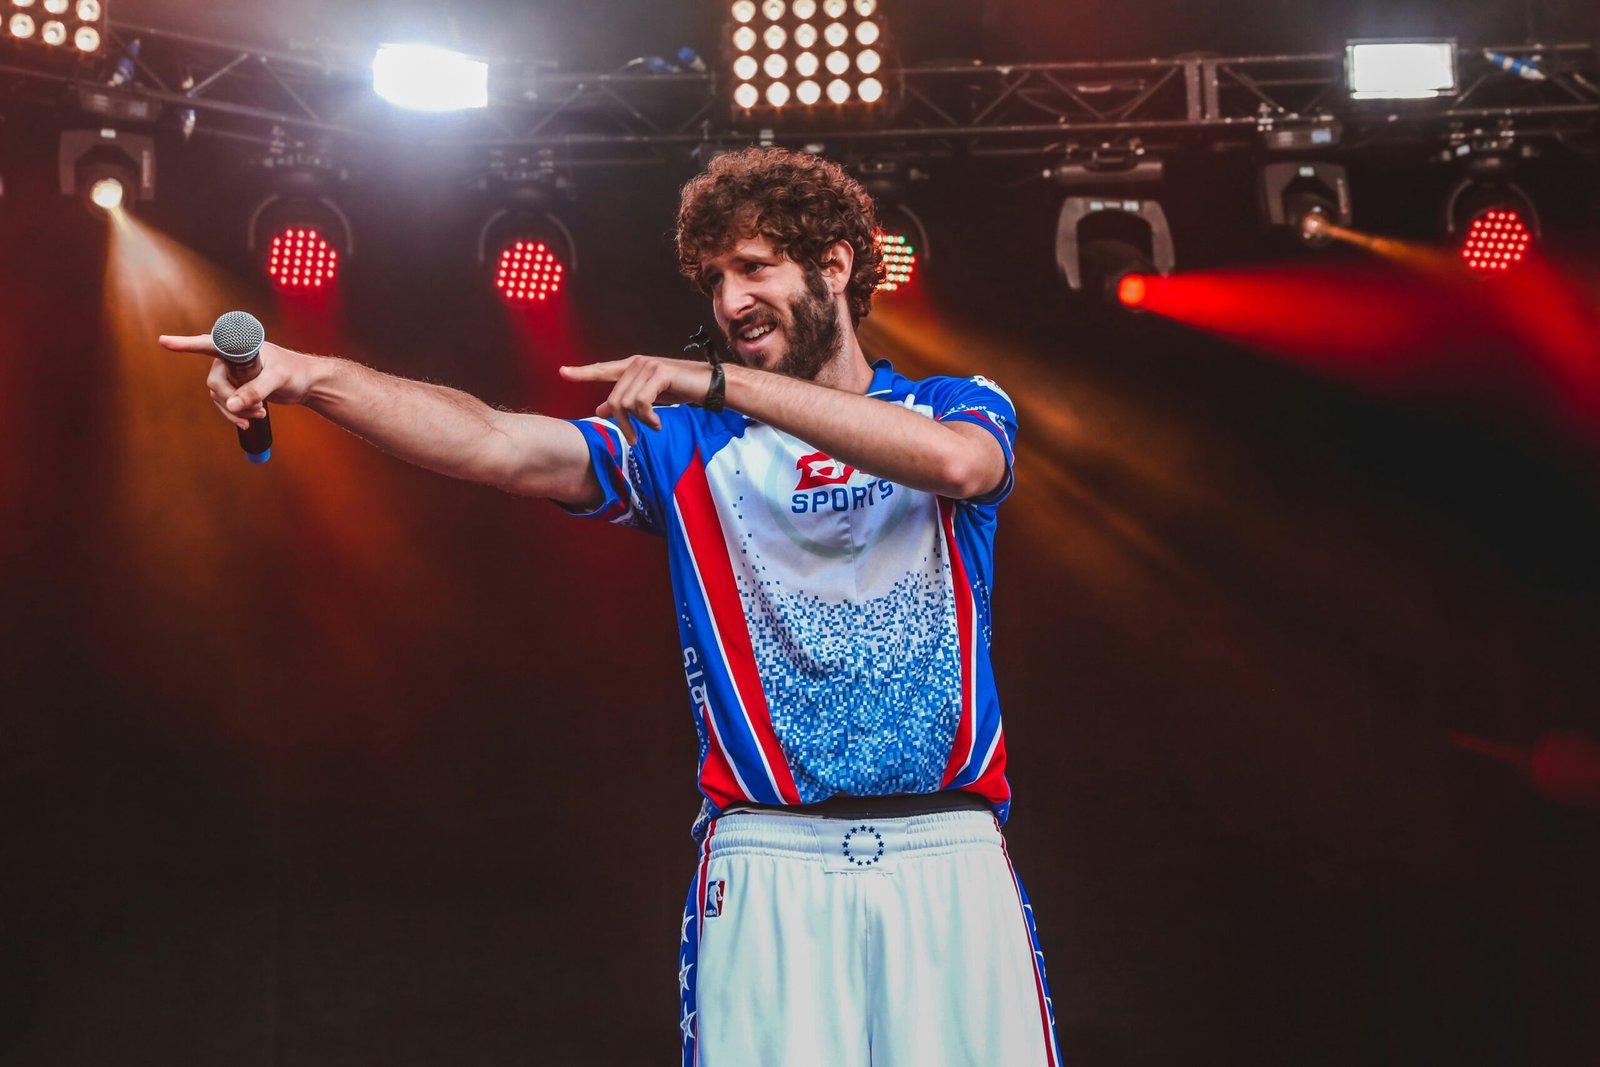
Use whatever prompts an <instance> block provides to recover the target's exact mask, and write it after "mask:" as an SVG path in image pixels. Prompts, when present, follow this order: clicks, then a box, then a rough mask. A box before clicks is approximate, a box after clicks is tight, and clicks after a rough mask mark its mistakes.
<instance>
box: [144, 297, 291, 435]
mask: <svg viewBox="0 0 1600 1067" xmlns="http://www.w3.org/2000/svg"><path fill="white" fill-rule="evenodd" d="M160 343H161V344H162V346H163V347H165V348H169V349H171V350H173V351H175V352H196V353H200V354H202V355H209V356H215V357H220V358H216V359H213V360H212V364H211V373H210V374H209V375H207V377H206V386H207V388H208V389H209V390H210V393H211V402H212V403H214V404H216V406H217V410H218V411H219V412H221V413H222V416H223V417H224V418H226V419H227V420H228V421H229V422H231V423H233V424H234V426H235V427H236V428H237V429H238V431H239V446H240V447H241V448H243V449H244V453H245V457H246V458H247V459H248V460H249V461H250V462H252V463H265V462H266V461H267V460H268V459H269V458H270V457H271V455H272V424H271V422H270V421H269V419H268V416H267V400H268V399H269V398H270V399H271V400H273V401H274V402H280V401H281V402H283V403H286V404H297V403H299V402H300V401H302V400H303V399H305V395H306V392H307V390H308V388H309V385H308V383H309V381H310V377H311V363H312V357H309V356H304V355H301V354H300V353H298V352H291V351H289V350H288V349H286V348H280V347H278V346H277V345H274V344H269V343H267V341H266V330H265V329H264V328H263V327H262V325H261V323H260V322H259V321H258V320H257V319H256V317H255V316H254V315H251V314H249V313H248V312H244V311H230V312H228V313H227V314H225V315H223V316H222V317H221V318H219V319H218V320H217V322H216V325H215V326H214V327H212V330H211V333H210V334H209V335H207V334H201V335H198V336H194V337H179V336H171V335H163V336H162V337H161V338H160Z"/></svg>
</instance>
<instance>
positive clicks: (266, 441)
mask: <svg viewBox="0 0 1600 1067" xmlns="http://www.w3.org/2000/svg"><path fill="white" fill-rule="evenodd" d="M262 407H266V405H265V404H263V405H262ZM239 447H240V448H242V449H244V450H245V453H246V454H247V455H249V456H250V457H251V458H252V459H254V458H255V457H256V456H265V455H267V454H268V453H270V452H271V451H272V417H271V415H270V414H267V415H263V416H261V417H260V418H259V419H251V420H250V428H249V429H248V430H240V431H239ZM257 462H260V461H259V460H258V461H257Z"/></svg>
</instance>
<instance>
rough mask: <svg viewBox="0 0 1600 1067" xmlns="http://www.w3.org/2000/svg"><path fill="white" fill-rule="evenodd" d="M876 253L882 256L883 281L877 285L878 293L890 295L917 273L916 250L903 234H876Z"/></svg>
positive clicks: (908, 282) (880, 232) (881, 232)
mask: <svg viewBox="0 0 1600 1067" xmlns="http://www.w3.org/2000/svg"><path fill="white" fill-rule="evenodd" d="M877 242H878V251H879V253H881V254H882V256H883V281H882V282H881V283H880V284H879V285H878V290H877V291H878V292H880V293H892V292H894V291H895V290H896V289H899V288H900V287H901V286H903V285H908V284H910V282H911V276H912V275H913V274H915V273H916V271H917V250H916V249H915V248H913V247H912V245H911V242H910V241H908V240H907V239H906V235H905V234H903V233H884V232H883V231H881V230H880V231H879V232H878V234H877Z"/></svg>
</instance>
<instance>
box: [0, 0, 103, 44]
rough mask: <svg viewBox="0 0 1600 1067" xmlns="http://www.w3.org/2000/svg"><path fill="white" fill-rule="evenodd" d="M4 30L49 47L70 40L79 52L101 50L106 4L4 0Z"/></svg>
mask: <svg viewBox="0 0 1600 1067" xmlns="http://www.w3.org/2000/svg"><path fill="white" fill-rule="evenodd" d="M4 6H5V8H7V9H8V10H7V11H6V14H5V16H4V18H5V32H6V33H7V34H8V35H9V36H11V37H14V38H15V39H17V40H19V41H31V40H37V41H40V42H42V43H43V44H47V45H49V46H50V47H52V48H60V47H62V46H63V45H66V44H67V43H68V42H71V44H72V47H73V48H74V49H76V50H77V51H79V52H83V53H89V52H98V51H100V45H101V42H102V41H103V40H104V38H105V23H106V7H105V4H104V3H102V2H101V0H7V2H6V3H5V5H4Z"/></svg>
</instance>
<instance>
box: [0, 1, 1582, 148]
mask: <svg viewBox="0 0 1600 1067" xmlns="http://www.w3.org/2000/svg"><path fill="white" fill-rule="evenodd" d="M135 39H137V40H138V41H139V42H140V46H141V47H140V54H139V57H138V61H137V72H138V73H137V78H136V80H135V82H134V83H133V84H132V85H129V86H126V87H124V88H121V89H118V90H115V91H114V92H115V94H116V95H120V96H122V97H126V98H129V99H135V100H141V101H145V102H147V103H149V104H152V105H159V106H160V107H161V108H163V109H165V110H167V111H182V110H193V111H194V112H196V113H197V117H198V122H197V125H196V129H197V132H198V133H201V134H204V135H208V136H221V137H228V138H233V139H239V140H244V141H251V142H257V143H260V144H262V145H279V146H281V145H282V144H283V143H284V142H285V141H286V140H300V141H306V142H311V141H317V142H319V143H323V144H325V145H328V146H330V147H331V146H333V145H335V144H336V145H337V147H339V148H340V149H341V150H348V151H359V150H360V149H361V148H362V147H364V146H365V147H371V148H375V149H383V148H386V147H387V148H396V147H401V148H403V147H406V146H413V147H423V148H427V149H428V150H430V151H441V152H444V151H451V150H455V151H460V152H462V153H472V152H477V153H479V154H483V153H487V152H491V151H493V152H499V153H519V152H520V153H524V154H527V155H536V156H538V157H540V158H541V159H544V160H546V161H547V162H550V163H552V164H555V165H562V166H571V165H584V164H591V165H620V164H630V163H651V162H659V161H663V160H666V159H669V158H675V157H678V158H681V156H682V155H683V153H684V152H685V151H686V150H689V149H692V148H694V147H696V146H699V145H702V144H718V143H736V142H748V141H750V140H752V139H757V140H762V141H770V142H779V143H799V142H811V141H824V142H828V143H841V144H848V145H850V146H851V147H852V148H854V149H856V150H859V151H864V152H867V151H873V150H887V149H893V150H897V151H900V152H903V153H908V154H913V155H915V154H930V155H931V154H937V155H953V154H967V155H978V156H982V155H988V154H995V155H1016V154H1029V153H1056V152H1060V151H1062V150H1063V149H1067V150H1071V149H1073V148H1075V147H1081V146H1085V145H1113V144H1118V143H1128V142H1162V141H1170V142H1175V143H1182V142H1185V141H1201V140H1210V141H1217V140H1230V139H1231V140H1248V139H1250V138H1260V137H1261V136H1262V135H1263V134H1266V133H1270V132H1272V131H1293V130H1306V129H1315V128H1317V127H1323V128H1326V129H1328V130H1333V129H1337V131H1338V141H1339V143H1340V144H1342V145H1343V146H1345V147H1359V146H1361V145H1363V144H1369V143H1374V142H1382V141H1383V140H1385V139H1388V138H1393V137H1395V136H1396V134H1397V132H1403V133H1404V135H1406V136H1409V137H1413V138H1414V137H1416V136H1418V135H1422V136H1425V137H1434V138H1438V139H1440V140H1442V141H1449V140H1451V139H1456V140H1460V139H1463V138H1467V137H1473V136H1487V135H1495V136H1501V137H1512V138H1515V137H1551V136H1561V137H1565V136H1568V135H1575V134H1580V133H1585V132H1589V133H1592V132H1593V131H1595V129H1596V128H1597V125H1600V69H1597V68H1600V59H1597V56H1596V55H1595V52H1594V50H1593V49H1592V48H1591V47H1590V46H1589V45H1587V44H1560V45H1549V46H1517V47H1507V48H1499V49H1495V51H1497V52H1500V53H1502V54H1506V55H1512V56H1515V57H1517V58H1520V59H1526V60H1530V61H1532V62H1535V63H1536V64H1537V65H1538V66H1539V68H1540V69H1541V70H1542V71H1543V72H1544V73H1545V74H1546V77H1545V79H1544V80H1542V81H1530V80H1527V79H1525V78H1520V77H1517V76H1516V75H1513V74H1508V73H1505V72H1504V71H1501V70H1500V69H1499V68H1498V67H1496V66H1494V65H1493V64H1491V63H1490V62H1489V61H1488V60H1487V59H1486V58H1485V57H1484V55H1483V54H1482V53H1481V52H1473V51H1470V50H1462V52H1461V53H1460V65H1461V71H1462V78H1463V88H1462V91H1461V92H1460V93H1459V94H1458V95H1457V96H1455V97H1454V98H1450V99H1444V100H1431V101H1390V102H1382V103H1376V104H1375V103H1372V102H1352V101H1350V100H1348V99H1347V98H1346V97H1345V95H1344V93H1343V84H1344V73H1343V57H1342V56H1339V55H1325V54H1318V55H1267V56H1237V57H1204V56H1201V57H1184V58H1178V59H1149V60H1136V61H1124V62H1106V63H1017V64H973V65H946V66H923V67H907V68H903V69H900V70H898V71H894V72H891V73H890V75H889V77H888V78H886V79H885V80H886V82H887V83H888V84H889V85H891V86H892V87H893V88H892V99H891V101H890V104H889V106H888V107H886V108H885V110H884V111H883V113H882V114H881V116H880V119H881V121H880V124H879V125H876V126H872V127H864V126H861V127H855V128H848V129H837V128H829V127H823V126H818V125H814V124H807V123H806V122H805V121H804V115H803V114H802V113H799V112H797V113H796V114H795V116H794V118H795V122H794V124H793V125H790V124H789V123H788V122H785V123H784V124H783V125H776V124H774V125H772V126H771V127H770V128H767V129H757V128H753V127H750V126H747V125H740V124H739V123H738V122H737V121H735V118H734V116H733V113H732V110H731V108H730V107H729V105H728V103H727V101H726V100H725V99H724V98H723V97H722V96H721V95H720V93H719V86H718V82H717V79H716V78H715V77H714V76H713V75H709V74H692V73H691V74H666V75H659V74H647V73H634V72H630V71H627V70H624V71H620V72H615V73H596V74H568V73H560V72H556V71H551V70H540V69H525V70H517V71H511V72H498V73H497V74H496V75H495V76H494V85H495V94H494V95H495V102H494V103H493V104H492V105H491V106H490V107H489V108H487V109H484V110H482V111H477V112H469V113H463V114H456V115H448V116H419V115H410V114H404V113H398V112H396V111H394V110H393V109H391V108H389V107H388V106H387V105H385V104H383V103H382V102H381V101H378V100H376V99H375V98H374V97H373V95H372V93H371V90H370V81H369V74H368V68H367V65H366V57H364V56H358V55H356V54H355V53H353V52H351V51H348V50H338V49H332V48H328V47H324V46H316V47H291V48H289V49H287V50H284V51H268V50H264V49H258V48H253V47H249V46H244V45H237V44H231V43H228V42H224V41H217V40H211V39H207V38H201V37H195V36H191V35H186V34H179V33H172V32H168V31H165V30H159V29H155V28H151V27H145V26H134V25H126V24H119V23H113V24H112V26H111V28H110V33H109V41H108V48H107V50H108V54H109V55H112V56H115V55H119V54H122V53H124V52H125V51H126V50H127V48H128V46H129V44H130V43H131V42H132V41H133V40H135ZM13 55H15V56H22V55H24V53H23V52H21V51H14V52H13ZM107 62H109V60H107ZM105 73H106V72H105V71H94V70H91V69H88V68H84V67H81V66H80V67H77V68H74V69H61V68H56V69H53V70H52V69H43V68H34V67H33V66H32V65H31V64H29V65H23V64H21V63H16V62H10V63H0V102H4V101H5V100H8V99H12V100H17V99H22V100H32V102H34V103H51V102H54V103H57V104H59V103H60V102H61V100H62V99H63V98H64V97H68V98H70V97H72V95H73V94H72V93H71V92H70V90H72V89H86V88H90V87H94V88H96V89H99V90H100V91H102V92H111V90H105V88H104V81H105V79H104V77H103V75H104V74H105ZM63 86H65V87H66V89H67V90H68V91H67V92H63ZM52 93H53V95H52Z"/></svg>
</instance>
